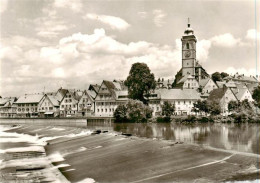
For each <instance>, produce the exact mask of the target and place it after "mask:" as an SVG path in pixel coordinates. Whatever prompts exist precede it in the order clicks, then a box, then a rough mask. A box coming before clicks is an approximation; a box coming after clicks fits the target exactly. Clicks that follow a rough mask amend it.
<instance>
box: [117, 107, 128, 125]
mask: <svg viewBox="0 0 260 183" xmlns="http://www.w3.org/2000/svg"><path fill="white" fill-rule="evenodd" d="M126 115H127V108H126V106H125V105H121V104H120V105H118V107H117V108H116V110H115V112H114V118H115V120H116V122H127V116H126Z"/></svg>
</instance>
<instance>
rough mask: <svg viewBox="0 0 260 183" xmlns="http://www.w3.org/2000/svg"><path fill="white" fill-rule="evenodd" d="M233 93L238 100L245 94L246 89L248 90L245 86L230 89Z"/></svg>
mask: <svg viewBox="0 0 260 183" xmlns="http://www.w3.org/2000/svg"><path fill="white" fill-rule="evenodd" d="M232 91H233V93H234V94H235V96H236V98H237V99H238V100H241V99H242V97H243V95H244V94H245V92H246V91H248V89H247V88H239V89H232Z"/></svg>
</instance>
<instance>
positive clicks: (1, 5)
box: [0, 0, 8, 13]
mask: <svg viewBox="0 0 260 183" xmlns="http://www.w3.org/2000/svg"><path fill="white" fill-rule="evenodd" d="M7 6H8V0H1V1H0V13H3V12H5V11H6V9H7Z"/></svg>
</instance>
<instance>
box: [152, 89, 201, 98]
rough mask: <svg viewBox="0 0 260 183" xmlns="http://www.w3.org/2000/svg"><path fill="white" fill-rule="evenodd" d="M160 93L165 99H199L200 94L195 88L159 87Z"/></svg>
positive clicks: (158, 91)
mask: <svg viewBox="0 0 260 183" xmlns="http://www.w3.org/2000/svg"><path fill="white" fill-rule="evenodd" d="M155 93H158V94H159V96H160V98H161V99H164V100H199V99H200V95H199V93H198V92H197V91H196V90H195V89H159V90H157V91H156V92H155Z"/></svg>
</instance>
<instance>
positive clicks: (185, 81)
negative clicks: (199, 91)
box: [177, 74, 199, 89]
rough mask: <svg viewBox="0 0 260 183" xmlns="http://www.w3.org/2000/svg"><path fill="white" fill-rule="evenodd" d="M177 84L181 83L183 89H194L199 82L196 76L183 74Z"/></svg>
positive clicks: (197, 86)
mask: <svg viewBox="0 0 260 183" xmlns="http://www.w3.org/2000/svg"><path fill="white" fill-rule="evenodd" d="M177 84H178V85H181V86H182V88H183V89H196V88H199V83H198V81H197V80H196V78H195V77H194V76H192V75H189V74H188V75H185V76H183V77H182V78H181V79H180V80H179V82H178V83H177Z"/></svg>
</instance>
